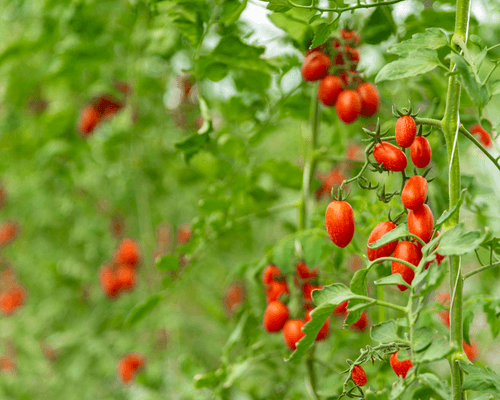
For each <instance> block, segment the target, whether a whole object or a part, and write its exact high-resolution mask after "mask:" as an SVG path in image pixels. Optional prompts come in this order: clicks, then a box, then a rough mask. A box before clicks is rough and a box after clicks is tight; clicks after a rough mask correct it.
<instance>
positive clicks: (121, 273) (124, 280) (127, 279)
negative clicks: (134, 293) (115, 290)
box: [115, 264, 137, 291]
mask: <svg viewBox="0 0 500 400" xmlns="http://www.w3.org/2000/svg"><path fill="white" fill-rule="evenodd" d="M115 273H116V279H117V280H118V283H119V285H120V290H124V291H127V290H132V289H133V288H134V287H135V284H136V281H137V279H136V274H135V269H134V268H132V267H131V266H130V265H127V264H122V265H120V266H119V267H118V268H117V269H116V272H115Z"/></svg>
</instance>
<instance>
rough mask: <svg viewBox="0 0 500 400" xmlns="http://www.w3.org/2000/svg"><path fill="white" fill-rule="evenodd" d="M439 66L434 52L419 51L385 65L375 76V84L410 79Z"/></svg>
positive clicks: (429, 50) (427, 50) (428, 50)
mask: <svg viewBox="0 0 500 400" xmlns="http://www.w3.org/2000/svg"><path fill="white" fill-rule="evenodd" d="M439 65H440V62H439V59H438V56H437V52H436V50H431V49H419V50H415V51H412V52H411V53H410V54H408V56H407V57H405V58H400V59H399V60H396V61H393V62H391V63H389V64H386V65H385V66H384V67H383V68H382V69H381V70H380V71H379V73H378V74H377V77H376V78H375V83H380V82H382V81H393V80H396V79H403V78H410V77H412V76H417V75H421V74H425V73H427V72H430V71H432V70H433V69H434V68H436V67H437V66H439Z"/></svg>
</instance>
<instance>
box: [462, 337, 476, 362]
mask: <svg viewBox="0 0 500 400" xmlns="http://www.w3.org/2000/svg"><path fill="white" fill-rule="evenodd" d="M462 346H463V348H464V352H465V354H466V355H467V358H468V359H469V361H470V362H475V361H476V360H477V353H478V351H477V349H478V346H477V343H476V342H475V341H474V340H472V339H470V345H469V344H467V343H465V340H464V341H463V342H462Z"/></svg>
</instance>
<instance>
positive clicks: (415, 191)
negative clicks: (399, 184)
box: [401, 175, 428, 210]
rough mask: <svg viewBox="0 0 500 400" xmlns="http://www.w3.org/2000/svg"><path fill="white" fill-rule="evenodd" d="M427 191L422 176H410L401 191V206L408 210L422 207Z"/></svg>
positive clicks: (426, 185)
mask: <svg viewBox="0 0 500 400" xmlns="http://www.w3.org/2000/svg"><path fill="white" fill-rule="evenodd" d="M427 189H428V184H427V180H426V179H425V178H424V177H423V176H418V175H415V176H412V177H411V178H410V179H408V181H407V182H406V183H405V186H404V188H403V190H402V191H401V201H402V202H403V205H404V206H405V207H406V208H407V209H409V210H416V209H417V208H419V207H421V206H423V205H424V203H425V199H427Z"/></svg>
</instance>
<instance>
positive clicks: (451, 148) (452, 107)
mask: <svg viewBox="0 0 500 400" xmlns="http://www.w3.org/2000/svg"><path fill="white" fill-rule="evenodd" d="M469 17H470V0H457V6H456V15H455V33H454V35H453V38H452V47H453V48H454V49H455V50H459V46H457V44H456V42H457V41H459V40H460V41H462V42H463V43H466V42H467V35H468V29H469ZM454 70H455V65H454V63H451V65H450V72H453V71H454ZM459 111H460V83H459V82H458V79H457V76H456V74H452V75H450V77H449V80H448V92H447V96H446V109H445V113H444V117H443V121H442V123H443V132H444V138H445V141H446V148H447V151H448V162H449V166H450V167H449V181H448V187H449V207H450V209H451V208H452V207H454V206H455V205H456V204H457V203H458V201H459V199H460V188H461V185H460V161H459V155H458V143H457V136H458V131H459V128H460V116H459ZM458 222H459V213H458V212H457V213H455V215H454V216H453V217H452V218H450V219H449V220H448V221H447V222H446V223H445V226H444V229H451V228H453V227H454V226H455V225H457V224H458ZM449 262H450V288H451V289H452V292H453V294H452V298H451V304H450V323H451V324H450V345H451V346H453V347H455V348H457V349H460V350H459V351H458V353H463V350H462V302H463V299H462V289H463V279H462V273H461V265H460V257H459V256H451V257H450V258H449ZM456 355H457V352H455V353H454V354H452V356H451V358H450V360H451V362H450V367H451V391H452V399H453V400H464V399H465V395H464V392H463V390H462V381H463V376H462V371H461V370H460V367H459V365H458V363H457V362H455V358H456Z"/></svg>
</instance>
